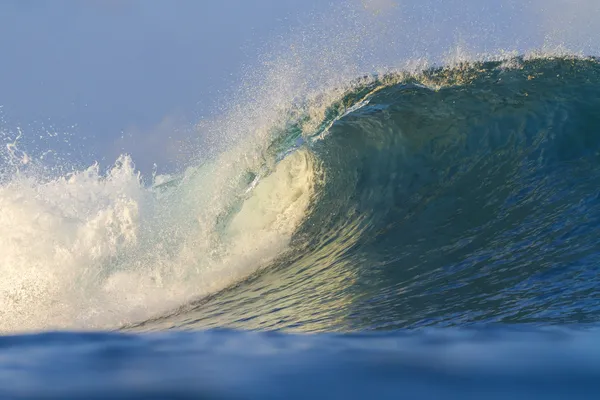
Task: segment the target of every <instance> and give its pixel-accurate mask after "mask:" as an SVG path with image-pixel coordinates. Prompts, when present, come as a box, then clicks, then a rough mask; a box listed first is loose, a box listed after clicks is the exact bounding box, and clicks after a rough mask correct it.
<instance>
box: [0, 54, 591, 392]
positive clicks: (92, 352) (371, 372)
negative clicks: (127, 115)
mask: <svg viewBox="0 0 600 400" xmlns="http://www.w3.org/2000/svg"><path fill="white" fill-rule="evenodd" d="M283 94H285V93H283ZM238 111H239V112H237V113H236V112H233V113H231V114H230V116H229V120H228V121H227V123H223V124H224V125H223V126H225V125H227V124H228V125H227V129H228V130H229V131H238V130H239V131H240V132H241V133H240V135H242V138H241V140H233V139H232V140H230V141H228V142H227V143H226V145H224V146H222V148H220V150H219V151H217V152H215V153H214V154H212V155H211V156H210V157H206V158H205V159H203V160H202V161H199V162H197V163H195V164H193V166H190V167H189V168H188V169H187V170H185V171H184V172H182V173H180V174H176V175H172V176H166V175H164V176H154V177H153V179H152V180H151V181H148V180H145V179H144V178H143V177H142V176H141V175H140V174H139V173H138V172H137V171H136V170H135V167H134V165H133V162H132V160H131V159H130V158H129V157H127V156H122V157H121V158H120V159H119V160H118V161H117V163H116V164H115V165H114V166H113V167H112V168H111V169H110V170H109V171H108V172H106V173H104V172H103V171H101V170H100V168H99V167H98V166H97V165H94V166H92V167H90V168H87V169H75V170H72V171H70V172H64V171H62V170H61V171H58V170H57V169H44V168H43V167H42V165H40V164H38V163H36V162H34V161H32V160H33V158H31V157H30V156H28V155H27V154H26V151H25V150H23V149H21V148H19V146H18V144H17V143H16V142H15V143H11V144H9V145H8V146H6V150H3V153H2V156H3V159H4V163H3V164H1V165H2V166H1V167H0V168H1V169H0V183H1V185H0V275H1V277H2V280H1V281H0V304H1V305H2V307H1V308H0V332H1V333H2V334H3V335H4V336H2V337H0V398H3V399H75V398H88V399H92V398H97V399H106V398H119V399H137V398H140V399H148V398H152V399H162V398H173V399H188V398H189V399H196V398H216V399H237V398H239V399H242V398H261V399H262V398H291V399H293V398H394V399H396V398H431V399H437V398H445V399H455V398H456V399H458V398H461V399H463V398H473V399H480V398H489V399H500V398H502V399H504V398H515V399H531V398H544V399H564V398H570V399H583V398H586V399H587V398H589V399H592V398H597V397H598V396H599V393H600V330H599V328H600V325H598V322H599V321H600V300H599V299H600V276H599V273H598V272H599V265H600V241H599V240H598V238H599V237H600V61H599V60H597V59H595V58H585V57H580V56H577V57H575V56H565V55H562V56H550V55H546V56H544V55H532V56H527V57H525V56H521V57H508V58H498V59H493V60H491V61H480V62H477V61H470V62H456V63H452V64H448V65H446V66H439V67H431V68H425V69H422V70H418V69H417V70H414V71H403V70H398V71H388V72H386V73H381V74H374V75H367V76H359V77H356V79H353V80H352V79H351V80H349V81H347V82H344V83H342V84H339V85H337V86H336V87H332V88H328V89H327V90H324V89H323V90H318V91H313V92H311V93H310V95H307V96H304V97H301V98H295V99H291V98H290V99H288V100H287V102H284V103H282V105H281V107H279V108H278V109H275V108H273V109H272V110H269V111H268V112H269V113H271V114H268V113H267V114H265V112H266V111H265V109H264V108H261V107H255V108H248V109H242V110H238ZM257 121H258V122H257ZM264 121H268V123H263V122H264ZM244 125H251V126H252V135H247V136H243V135H245V133H244V132H246V131H245V130H243V129H241V128H240V127H243V126H244ZM259 128H260V129H259ZM224 129H225V128H224ZM238 139H239V138H238ZM57 171H58V172H57ZM39 332H44V333H39ZM53 332H56V333H53Z"/></svg>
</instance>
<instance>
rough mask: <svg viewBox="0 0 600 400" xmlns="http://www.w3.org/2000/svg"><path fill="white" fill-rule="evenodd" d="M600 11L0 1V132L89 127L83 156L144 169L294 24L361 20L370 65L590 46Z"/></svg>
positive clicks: (565, 1) (400, 0)
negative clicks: (554, 38)
mask: <svg viewBox="0 0 600 400" xmlns="http://www.w3.org/2000/svg"><path fill="white" fill-rule="evenodd" d="M574 4H576V8H574V7H573V5H574ZM599 8H600V1H597V0H548V1H542V0H530V1H527V0H518V1H517V0H504V1H501V0H419V1H416V0H331V1H324V0H221V1H213V0H177V1H175V0H164V1H159V0H157V1H151V0H143V1H142V0H138V1H135V0H88V1H84V0H52V1H50V0H48V1H36V0H4V1H0V106H2V108H1V109H0V130H4V131H7V130H14V129H16V127H20V128H21V129H22V130H23V132H24V135H25V136H28V137H37V136H40V135H42V136H43V134H44V133H45V132H46V131H57V132H66V133H68V134H70V135H72V136H73V137H75V138H79V139H81V138H83V137H86V138H87V140H86V141H85V143H84V144H82V145H81V146H80V148H84V149H85V151H83V150H81V153H86V154H88V153H89V154H91V155H89V157H91V158H99V159H101V158H105V159H106V162H108V163H110V162H112V160H114V158H115V157H116V156H117V155H118V154H119V153H120V152H121V151H127V152H130V153H132V154H133V156H134V159H135V160H136V161H137V163H138V165H139V166H140V167H141V168H143V169H146V170H147V169H148V168H149V165H151V164H152V162H158V163H159V164H161V165H167V164H168V162H169V161H171V160H172V159H173V158H174V157H176V155H175V153H176V152H177V149H175V148H174V147H173V146H172V145H170V144H169V143H170V139H169V137H170V136H174V137H178V138H181V137H186V136H191V135H197V134H198V132H195V131H194V130H193V125H194V123H196V122H197V121H198V120H199V119H200V118H201V116H207V115H209V114H211V113H215V112H216V109H217V105H218V104H222V103H223V102H226V101H227V95H228V93H229V91H230V90H231V89H232V88H233V87H236V86H238V85H240V84H241V83H243V76H244V75H243V72H244V71H247V70H248V69H249V68H252V65H254V64H256V65H258V64H259V61H258V56H259V55H264V53H265V52H266V51H268V49H269V48H271V47H276V46H277V44H278V43H280V44H282V45H287V44H289V43H288V39H287V37H288V35H289V33H290V30H292V31H293V32H295V33H300V36H299V37H302V35H301V34H302V32H303V30H306V31H307V32H309V33H310V34H312V35H313V36H310V35H308V37H309V40H312V39H311V38H313V37H318V38H319V39H320V40H322V41H325V40H327V39H326V37H327V35H328V34H331V33H332V32H336V33H335V34H334V35H333V36H335V39H336V40H337V41H338V42H340V43H342V44H343V43H344V40H346V39H345V36H344V35H346V34H347V35H348V37H351V35H352V34H355V33H356V32H352V31H351V29H350V28H349V30H348V32H345V28H343V27H344V26H349V27H353V29H357V28H356V25H357V21H360V23H359V24H358V25H360V29H362V31H360V29H359V31H360V35H361V36H364V37H367V39H366V40H365V41H364V42H361V43H362V44H361V45H362V46H364V47H365V48H364V49H363V51H364V54H365V57H363V58H361V61H362V62H363V63H364V65H365V68H368V66H369V65H371V64H372V65H373V66H376V65H375V64H376V63H382V62H385V63H393V62H399V61H401V60H403V59H404V60H405V59H408V58H410V57H415V56H429V57H433V58H435V57H438V56H440V54H441V53H442V52H444V51H449V50H450V49H451V47H452V45H453V44H457V43H466V44H468V45H469V46H470V47H471V48H472V49H474V50H477V51H495V50H497V49H499V48H504V49H508V50H514V49H516V50H519V51H522V50H526V49H528V48H532V47H536V46H541V45H543V42H544V40H547V37H548V35H550V34H556V32H557V31H561V32H560V33H559V34H560V35H562V36H561V37H564V38H565V40H567V41H568V40H571V41H575V42H576V43H580V42H585V40H582V39H581V38H582V37H584V38H587V44H585V43H584V45H587V46H588V47H587V48H588V49H589V48H594V49H595V48H597V47H594V46H595V43H598V42H599V40H597V39H598V37H597V36H595V35H596V31H597V28H596V26H597V25H598V24H597V21H598V19H597V17H599V16H600V10H599ZM339 9H343V10H344V13H343V16H342V15H341V14H339V13H338V12H337V10H339ZM354 12H355V13H356V15H358V16H354V17H353V18H355V19H353V18H350V19H348V18H349V16H352V15H354V14H353V13H354ZM359 14H360V15H359ZM328 25H331V26H328ZM332 27H335V28H332ZM319 30H322V34H321V35H316V34H315V32H316V31H319ZM584 33H585V35H584ZM545 38H546V39H545ZM361 40H363V39H361ZM348 43H350V39H348ZM309 45H311V44H310V43H309ZM315 45H316V44H315ZM304 46H306V44H304ZM370 63H371V64H370ZM365 72H368V71H365ZM123 135H124V136H125V138H124V139H121V137H122V136H123ZM5 136H6V135H5ZM9 136H10V135H9ZM70 140H71V141H73V142H77V139H70ZM86 157H87V156H86ZM88 161H89V162H92V161H93V160H92V159H90V160H88Z"/></svg>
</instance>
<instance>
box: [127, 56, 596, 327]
mask: <svg viewBox="0 0 600 400" xmlns="http://www.w3.org/2000/svg"><path fill="white" fill-rule="evenodd" d="M598 109H600V65H599V64H598V61H597V60H594V59H578V58H552V57H545V58H529V59H525V58H515V59H510V60H504V61H497V62H496V61H494V62H484V63H464V64H458V65H455V66H452V67H447V68H439V69H430V70H427V71H425V72H422V73H418V74H389V75H385V76H379V77H376V78H374V79H363V80H360V81H358V83H355V84H354V86H353V89H352V90H350V91H348V92H346V93H345V95H344V96H342V97H341V98H340V99H339V100H338V101H336V102H334V103H333V104H332V105H330V107H329V108H328V109H327V111H326V112H325V113H324V114H323V115H324V118H322V119H319V120H318V121H316V122H318V123H314V122H315V121H312V122H313V124H312V125H313V126H315V128H314V129H313V130H312V131H310V132H309V133H308V134H307V133H306V132H305V134H304V136H303V137H302V136H299V133H298V132H299V131H300V129H298V123H296V124H291V125H289V126H287V128H286V130H285V132H284V133H283V134H282V136H280V137H279V140H278V141H276V142H273V143H272V145H271V148H277V149H278V150H277V152H279V153H280V154H286V151H287V152H291V154H292V156H289V157H297V156H296V154H298V153H299V152H300V153H302V154H304V153H306V154H310V155H311V157H313V158H314V160H315V161H314V163H315V165H317V164H318V165H319V166H320V167H319V171H320V173H319V174H320V175H319V176H320V177H319V179H317V178H314V179H312V181H311V182H314V186H312V190H313V191H314V193H312V194H311V202H310V205H308V206H306V210H305V211H304V210H303V212H302V215H303V217H302V221H301V223H298V224H294V225H295V226H296V228H295V229H294V233H293V236H292V238H291V241H290V244H289V247H288V248H287V249H286V251H284V252H281V253H279V255H278V257H277V258H276V259H275V260H274V261H273V262H271V263H269V265H268V266H266V267H265V268H264V269H262V270H261V271H262V272H260V273H258V274H254V275H253V276H251V277H250V278H248V279H245V280H244V281H242V282H239V283H237V284H236V285H234V286H232V287H230V288H228V289H227V290H224V291H220V292H218V293H216V294H213V295H211V296H208V297H203V298H201V299H200V300H198V301H195V302H192V303H191V304H189V305H187V306H184V307H181V308H179V309H178V310H177V311H175V312H173V313H171V314H168V315H166V316H163V317H160V318H155V319H151V320H148V321H146V322H144V323H141V324H136V325H131V326H128V328H129V329H136V330H156V329H165V328H198V327H217V326H219V327H223V326H225V327H233V328H243V329H268V330H271V329H286V330H298V331H344V332H347V331H364V330H389V329H397V328H415V327H422V326H455V325H460V326H463V325H466V324H478V323H533V324H540V325H546V324H571V323H589V322H597V321H598V317H599V315H600V313H599V311H600V310H599V307H598V304H597V302H596V301H595V300H594V299H595V298H596V297H597V295H598V289H597V288H598V287H599V283H600V282H598V273H597V268H598V267H597V266H598V265H600V264H599V261H600V244H598V240H597V238H598V237H599V234H600V231H599V230H600V223H599V222H600V207H599V206H600V204H599V189H598V188H599V187H600V168H599V167H598V166H599V163H598V161H599V159H598V157H599V154H600V135H599V134H598V129H600V114H598V111H597V110H598ZM306 118H308V117H306ZM299 138H300V139H299ZM290 143H293V144H294V145H293V146H291V147H290ZM286 146H287V147H286ZM282 149H283V150H284V151H283V153H281V150H282ZM283 159H284V160H287V158H283ZM281 162H284V161H281ZM263 185H264V187H263ZM270 187H271V184H270V183H268V182H267V181H266V180H264V181H259V182H258V185H257V186H256V187H255V188H254V189H253V190H254V191H255V193H256V194H255V196H259V197H262V196H272V195H267V194H266V193H269V192H270V191H271V188H270ZM288 195H289V196H292V194H288ZM258 204H264V201H263V200H260V198H259V199H256V200H250V201H249V202H248V201H246V203H244V205H243V206H242V208H241V211H240V212H241V214H242V215H243V214H245V211H244V209H245V208H246V207H255V206H257V205H258ZM303 204H304V203H303ZM303 207H304V205H303ZM239 215H240V214H237V215H236V216H235V217H234V220H233V221H232V222H231V223H229V225H227V226H228V228H227V229H231V227H234V229H235V227H238V226H242V225H245V226H247V225H248V224H250V225H251V224H253V222H246V221H244V222H242V220H240V219H237V220H236V218H240V217H239ZM257 218H260V219H262V218H263V217H262V215H261V216H257ZM274 218H277V217H274Z"/></svg>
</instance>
